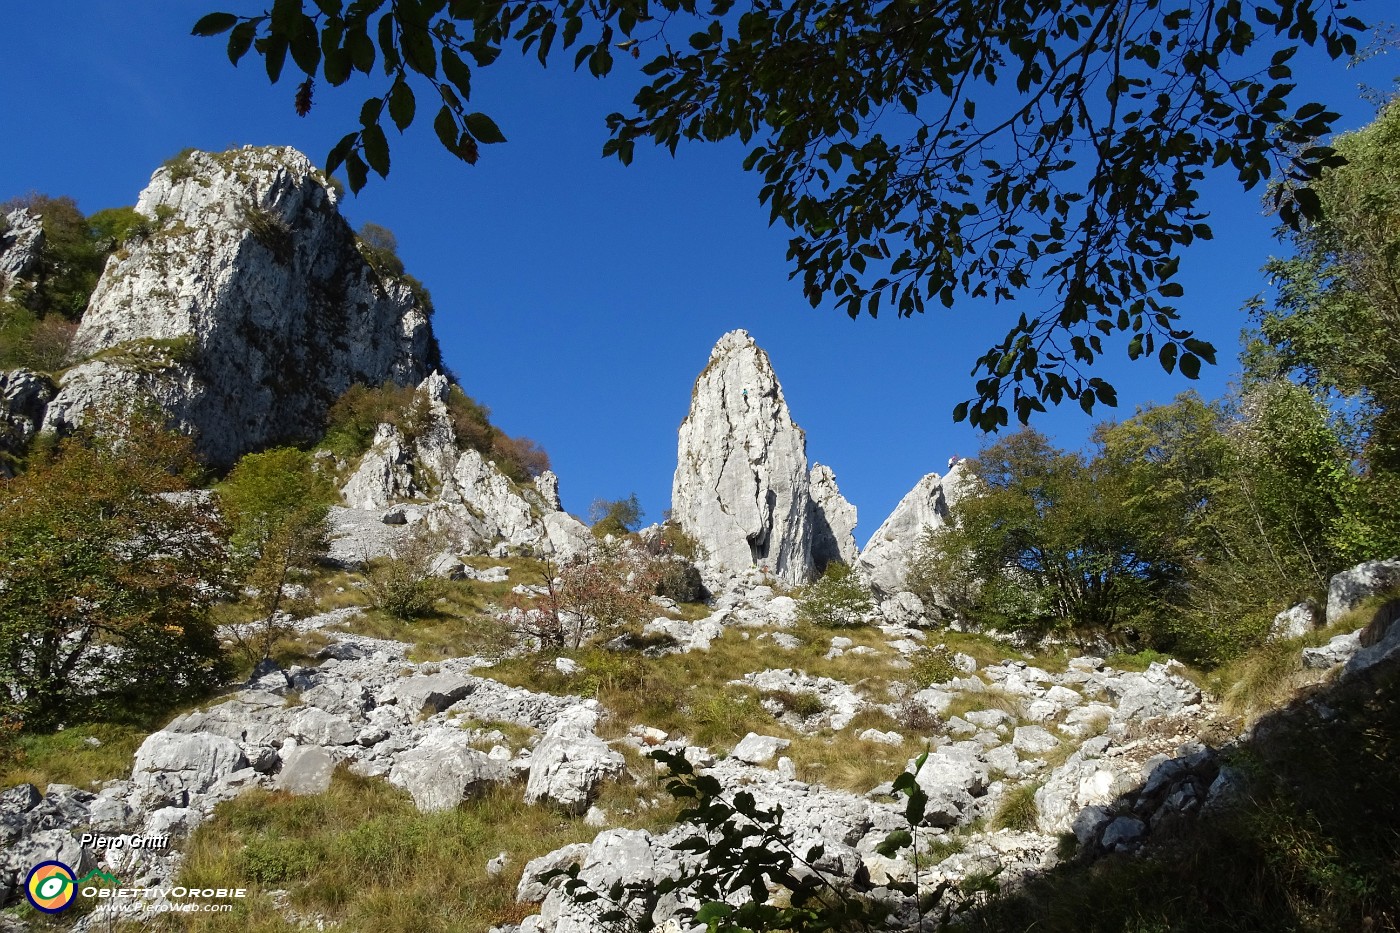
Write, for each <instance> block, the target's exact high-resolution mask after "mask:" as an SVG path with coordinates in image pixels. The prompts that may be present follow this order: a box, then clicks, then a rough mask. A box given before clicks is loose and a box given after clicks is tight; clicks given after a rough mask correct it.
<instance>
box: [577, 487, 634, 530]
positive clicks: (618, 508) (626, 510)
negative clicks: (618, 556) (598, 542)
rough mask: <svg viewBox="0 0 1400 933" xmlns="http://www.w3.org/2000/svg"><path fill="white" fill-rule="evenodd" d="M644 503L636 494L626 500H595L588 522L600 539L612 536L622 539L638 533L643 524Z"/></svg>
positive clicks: (591, 506)
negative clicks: (630, 533) (628, 534)
mask: <svg viewBox="0 0 1400 933" xmlns="http://www.w3.org/2000/svg"><path fill="white" fill-rule="evenodd" d="M643 514H644V513H643V512H642V503H641V501H640V500H639V499H638V498H637V494H636V493H635V492H634V493H632V494H631V495H629V496H628V497H627V498H626V499H594V500H593V504H592V505H590V506H589V507H588V520H589V522H591V523H592V525H593V533H594V534H595V535H597V536H598V537H600V538H603V537H606V536H608V535H612V536H614V537H617V538H621V537H622V536H623V535H626V534H627V533H628V532H632V531H636V530H637V529H638V528H640V527H641V524H642V515H643Z"/></svg>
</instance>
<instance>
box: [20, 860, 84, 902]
mask: <svg viewBox="0 0 1400 933" xmlns="http://www.w3.org/2000/svg"><path fill="white" fill-rule="evenodd" d="M77 893H78V885H77V882H76V880H75V879H74V878H73V869H71V868H69V867H68V866H67V865H65V864H63V863H62V862H40V863H39V864H38V865H35V866H34V868H33V870H32V871H30V872H29V877H28V878H26V879H25V881H24V896H25V897H27V898H29V903H31V904H33V905H34V909H35V910H42V911H43V912H44V913H46V914H56V913H58V912H59V911H60V910H63V909H64V908H66V907H67V906H68V905H69V904H71V903H73V897H74V896H75V895H76V894H77Z"/></svg>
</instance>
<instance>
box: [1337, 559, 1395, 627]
mask: <svg viewBox="0 0 1400 933" xmlns="http://www.w3.org/2000/svg"><path fill="white" fill-rule="evenodd" d="M1392 590H1400V557H1392V558H1390V559H1388V560H1368V561H1366V562H1365V563H1363V564H1357V565H1356V566H1355V567H1352V568H1351V569H1350V570H1343V571H1342V572H1341V573H1339V574H1336V575H1334V576H1333V577H1332V580H1331V582H1330V583H1329V584H1328V585H1327V624H1328V625H1331V624H1332V623H1333V622H1336V621H1337V620H1338V619H1340V618H1341V617H1342V616H1344V615H1346V614H1347V613H1348V612H1351V610H1353V609H1355V608H1356V607H1357V606H1359V605H1361V603H1362V602H1363V601H1364V600H1366V599H1368V598H1370V597H1372V596H1375V595H1377V594H1380V593H1387V592H1390V591H1392Z"/></svg>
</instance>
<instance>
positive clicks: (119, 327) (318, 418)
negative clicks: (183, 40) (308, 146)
mask: <svg viewBox="0 0 1400 933" xmlns="http://www.w3.org/2000/svg"><path fill="white" fill-rule="evenodd" d="M136 209H137V211H139V212H140V213H142V214H144V215H146V216H147V217H153V218H155V217H159V218H161V219H162V223H161V226H160V228H159V229H158V230H157V231H156V232H155V233H153V234H151V235H150V236H148V237H146V238H145V239H143V240H141V241H139V242H136V243H133V244H130V245H129V246H128V248H127V250H126V253H125V255H121V254H118V255H116V256H114V257H113V258H112V259H111V260H109V261H108V264H107V268H106V271H105V272H104V273H103V275H102V278H101V279H100V280H99V282H98V284H97V289H96V291H95V292H94V293H93V296H92V301H91V302H90V304H89V306H88V311H87V313H86V314H85V315H84V316H83V319H82V323H81V324H80V325H79V327H78V331H77V333H76V334H75V335H74V339H73V345H72V348H71V350H70V361H71V362H73V363H74V364H76V365H75V366H74V368H73V369H71V370H70V371H69V372H68V373H67V375H66V377H65V379H64V384H63V386H62V389H61V391H60V392H59V394H58V397H57V398H55V399H54V401H53V403H52V404H51V405H50V407H49V413H48V422H47V424H48V426H51V427H54V428H57V429H59V430H64V429H67V428H68V427H71V426H72V425H74V424H76V423H78V422H80V421H81V420H82V419H83V417H84V415H85V413H86V412H87V411H88V410H89V409H90V408H91V407H92V406H93V405H95V404H99V403H101V402H102V401H104V400H107V399H110V398H111V397H113V396H114V395H115V394H117V393H118V392H120V391H122V390H130V389H132V388H136V389H145V390H148V391H150V392H151V393H152V394H153V395H154V396H155V398H156V400H157V401H158V402H159V403H160V404H161V405H162V407H163V408H164V409H165V410H166V411H167V413H169V414H170V416H171V417H172V419H173V420H174V421H175V422H176V423H178V424H179V425H180V426H181V428H182V429H183V430H185V431H187V432H188V433H189V434H191V435H192V436H193V437H194V438H195V443H196V445H197V448H198V450H199V451H200V453H202V454H203V455H204V456H205V457H207V458H208V459H209V460H211V461H213V462H215V463H229V462H232V461H233V460H234V459H236V458H237V457H238V456H239V455H240V454H242V453H244V452H246V451H248V450H252V449H256V448H260V447H265V446H268V445H270V444H274V443H278V442H283V441H289V440H299V439H303V438H306V437H312V436H315V435H316V434H317V433H318V432H319V430H320V428H321V426H322V423H323V421H324V417H325V413H326V410H327V408H328V407H329V405H330V404H331V403H332V402H333V401H334V400H335V399H336V398H337V397H339V396H340V395H341V393H343V392H344V391H345V390H346V389H347V388H349V387H350V385H351V384H353V383H355V382H361V383H365V384H367V385H379V384H380V383H383V382H385V381H386V380H392V381H395V382H398V383H400V384H413V383H417V382H419V381H421V380H422V379H424V378H425V377H426V376H427V375H428V372H429V371H430V370H431V368H432V367H433V365H434V364H435V363H436V361H437V357H438V350H437V344H436V341H435V339H434V338H433V336H432V330H431V326H430V325H429V322H428V316H427V309H426V308H424V307H422V306H421V305H420V303H419V299H418V298H417V297H415V294H414V290H413V289H412V288H410V286H409V285H408V283H406V282H404V281H403V280H401V279H395V278H386V277H381V275H380V274H378V273H377V272H375V271H374V270H373V269H372V268H371V267H370V266H369V264H368V263H367V262H366V261H365V260H364V258H363V257H362V256H361V254H360V252H359V249H358V247H357V245H356V239H355V236H354V233H353V231H352V230H351V229H350V226H349V224H347V223H346V222H345V220H344V218H342V217H341V216H340V213H339V211H338V210H337V208H336V194H335V192H334V190H333V189H332V188H331V187H330V183H329V180H328V179H327V178H326V177H325V176H323V175H322V174H321V173H320V172H318V171H317V170H316V169H315V168H313V166H312V165H311V163H310V161H308V160H307V158H306V157H305V156H304V155H302V154H301V153H300V152H297V151H296V150H295V149H290V148H285V147H283V148H263V149H259V148H254V147H245V148H243V149H238V150H234V151H231V152H225V153H218V154H211V153H203V152H192V153H189V154H187V155H185V156H183V157H181V158H180V159H178V160H172V162H171V163H170V164H168V165H166V166H163V167H162V168H160V169H158V170H157V171H156V173H155V175H154V176H153V177H152V179H151V183H150V185H149V186H147V188H146V190H145V191H143V192H142V193H141V197H140V199H139V200H138V202H137V205H136ZM99 355H100V356H99Z"/></svg>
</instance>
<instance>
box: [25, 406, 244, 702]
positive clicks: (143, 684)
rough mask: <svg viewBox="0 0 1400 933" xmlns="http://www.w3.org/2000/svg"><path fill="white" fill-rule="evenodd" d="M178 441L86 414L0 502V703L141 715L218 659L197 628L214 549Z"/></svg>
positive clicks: (215, 560)
mask: <svg viewBox="0 0 1400 933" xmlns="http://www.w3.org/2000/svg"><path fill="white" fill-rule="evenodd" d="M190 451H191V447H190V442H189V439H188V438H184V437H181V436H179V435H175V434H171V433H169V432H167V431H165V430H164V427H163V426H162V424H161V422H160V421H159V420H158V417H157V416H156V415H154V414H153V413H151V412H150V411H147V410H144V409H127V410H107V411H102V412H99V413H96V414H95V415H94V417H93V418H92V420H91V421H90V427H88V428H87V429H85V430H83V431H80V432H79V433H77V434H75V435H73V436H72V437H70V438H67V439H66V440H64V441H63V442H62V443H60V444H59V445H58V447H57V449H56V450H55V451H54V453H53V454H52V455H46V456H38V457H35V458H34V459H33V460H32V462H31V464H30V467H29V470H28V471H27V472H26V473H24V474H23V475H21V476H19V477H18V478H16V479H14V480H11V481H9V482H8V483H6V484H5V486H4V488H3V494H2V496H0V582H2V583H3V585H0V685H3V687H0V691H3V694H0V698H3V699H4V700H5V701H7V702H8V703H10V704H11V705H13V706H14V707H17V708H18V709H19V711H20V712H21V713H22V714H23V716H24V717H25V719H26V722H27V723H28V724H31V725H35V726H45V725H49V724H52V723H53V722H55V721H57V720H58V719H59V718H61V717H62V716H64V715H66V713H67V711H69V710H71V709H73V708H75V704H81V707H82V709H83V710H84V711H85V712H86V713H87V714H88V715H89V716H92V715H100V714H101V713H102V712H103V711H104V710H107V709H119V708H120V709H126V710H130V709H133V708H151V707H159V706H161V705H164V704H168V703H170V702H171V701H178V700H180V699H182V698H187V697H192V696H196V695H199V694H201V693H203V692H204V691H205V690H206V689H208V688H209V687H210V686H212V685H213V684H215V683H218V682H219V681H220V680H221V679H222V678H223V676H224V675H225V673H226V671H227V667H226V663H225V661H224V659H223V655H222V652H221V650H220V648H219V643H218V640H217V639H216V638H215V636H214V631H213V626H212V625H211V624H210V622H209V615H208V611H209V607H210V605H211V603H212V602H213V601H214V599H215V598H216V597H217V596H218V595H220V593H221V592H223V584H224V583H225V579H224V571H223V568H224V566H225V564H226V553H225V549H224V546H223V544H222V537H221V534H220V529H219V527H218V525H217V522H216V520H215V518H214V516H213V514H212V510H210V509H209V508H207V506H206V505H205V504H204V503H203V502H202V501H200V500H199V499H197V498H192V497H188V496H169V495H165V494H166V493H172V492H176V491H179V490H182V489H183V488H185V486H186V482H185V479H184V475H185V474H186V472H187V471H188V469H189V468H190V464H191V463H192V461H191V458H190Z"/></svg>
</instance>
